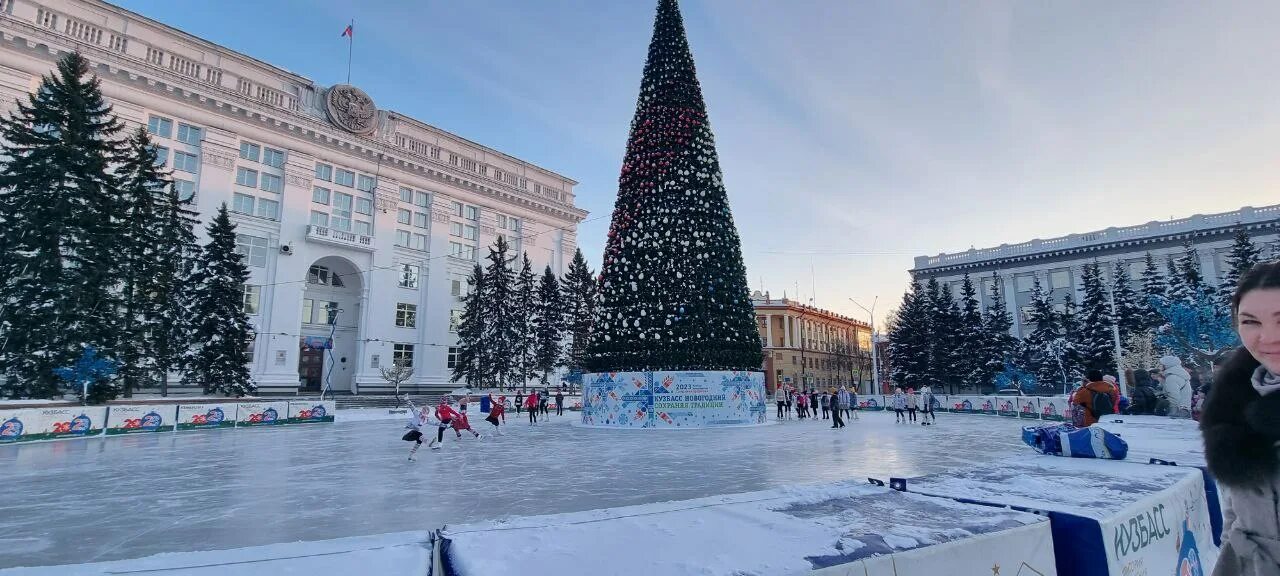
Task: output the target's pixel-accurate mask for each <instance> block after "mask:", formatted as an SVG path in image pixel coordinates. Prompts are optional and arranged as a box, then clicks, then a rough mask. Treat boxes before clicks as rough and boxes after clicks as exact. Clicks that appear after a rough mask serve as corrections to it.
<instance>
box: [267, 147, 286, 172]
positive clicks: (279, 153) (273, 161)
mask: <svg viewBox="0 0 1280 576" xmlns="http://www.w3.org/2000/svg"><path fill="white" fill-rule="evenodd" d="M262 163H263V164H266V165H267V166H271V167H273V168H280V167H283V166H284V151H283V150H276V149H275V148H264V149H263V150H262Z"/></svg>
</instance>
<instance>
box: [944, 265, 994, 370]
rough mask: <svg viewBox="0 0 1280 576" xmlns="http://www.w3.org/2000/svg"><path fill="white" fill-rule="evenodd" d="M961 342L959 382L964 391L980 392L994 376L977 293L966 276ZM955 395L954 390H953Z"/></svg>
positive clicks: (960, 330) (961, 295)
mask: <svg viewBox="0 0 1280 576" xmlns="http://www.w3.org/2000/svg"><path fill="white" fill-rule="evenodd" d="M957 333H958V335H959V341H958V342H957V345H956V353H957V365H958V366H959V368H960V374H959V375H957V376H958V377H957V378H956V380H959V383H960V385H961V387H962V388H968V387H974V388H977V389H981V388H982V387H983V386H985V385H987V384H988V383H989V382H990V381H991V378H992V377H993V376H994V375H995V374H994V373H992V372H989V371H988V368H987V357H986V352H987V341H986V331H985V330H984V328H983V325H982V305H981V304H980V303H979V302H978V290H977V288H976V287H974V284H973V280H972V279H971V278H969V274H968V273H967V272H966V273H965V275H964V280H963V281H962V282H961V284H960V311H959V330H958V332H957ZM952 392H953V393H954V389H952Z"/></svg>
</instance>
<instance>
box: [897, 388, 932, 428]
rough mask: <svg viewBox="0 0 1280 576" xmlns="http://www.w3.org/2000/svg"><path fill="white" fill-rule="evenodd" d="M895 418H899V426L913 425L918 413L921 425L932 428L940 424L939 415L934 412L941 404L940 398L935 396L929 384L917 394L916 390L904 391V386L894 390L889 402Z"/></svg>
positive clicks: (907, 389) (908, 389)
mask: <svg viewBox="0 0 1280 576" xmlns="http://www.w3.org/2000/svg"><path fill="white" fill-rule="evenodd" d="M889 402H890V404H891V406H892V408H893V414H894V417H895V418H897V420H896V421H897V423H899V424H911V423H912V422H915V421H916V412H920V413H921V414H920V420H921V422H920V424H921V425H923V426H931V425H933V424H936V423H937V422H938V415H937V413H935V412H934V408H936V407H937V406H938V404H940V402H939V401H938V398H937V397H936V396H934V395H933V388H930V387H929V385H928V384H925V385H924V386H921V387H920V392H919V393H917V392H916V390H915V388H910V387H908V388H906V389H905V390H904V389H903V387H902V386H897V387H895V388H894V391H893V397H892V398H891V399H890V400H889Z"/></svg>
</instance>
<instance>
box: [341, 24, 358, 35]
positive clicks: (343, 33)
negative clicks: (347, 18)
mask: <svg viewBox="0 0 1280 576" xmlns="http://www.w3.org/2000/svg"><path fill="white" fill-rule="evenodd" d="M352 26H353V25H352V24H347V29H346V30H343V31H342V36H343V37H345V36H350V37H352V38H355V37H356V36H355V32H354V31H353V30H352V29H351V27H352Z"/></svg>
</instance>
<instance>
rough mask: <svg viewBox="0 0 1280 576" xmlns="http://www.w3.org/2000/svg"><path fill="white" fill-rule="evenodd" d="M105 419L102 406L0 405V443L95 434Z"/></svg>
mask: <svg viewBox="0 0 1280 576" xmlns="http://www.w3.org/2000/svg"><path fill="white" fill-rule="evenodd" d="M106 421H107V407H106V406H68V407H58V408H17V409H0V444H8V443H14V442H30V441H35V440H57V439H62V438H85V437H89V436H96V435H98V434H101V433H102V431H103V430H104V429H105V428H106Z"/></svg>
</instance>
